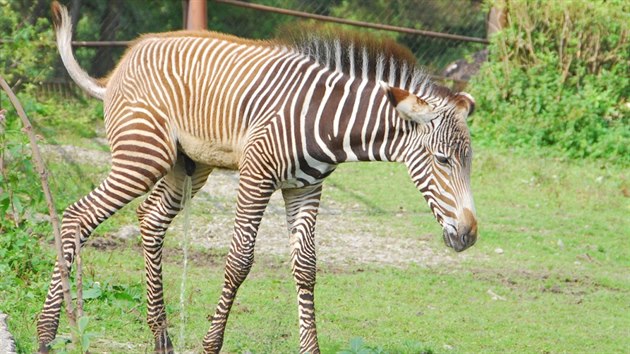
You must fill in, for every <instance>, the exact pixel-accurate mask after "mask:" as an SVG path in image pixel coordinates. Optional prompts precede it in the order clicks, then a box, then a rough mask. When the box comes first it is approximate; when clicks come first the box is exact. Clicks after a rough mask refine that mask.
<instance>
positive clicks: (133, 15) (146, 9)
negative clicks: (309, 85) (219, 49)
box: [24, 0, 488, 85]
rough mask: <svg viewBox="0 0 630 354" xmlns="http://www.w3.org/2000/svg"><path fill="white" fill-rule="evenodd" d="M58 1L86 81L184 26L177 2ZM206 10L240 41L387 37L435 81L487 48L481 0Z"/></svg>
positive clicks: (373, 0)
mask: <svg viewBox="0 0 630 354" xmlns="http://www.w3.org/2000/svg"><path fill="white" fill-rule="evenodd" d="M189 1H200V0H189ZM64 2H65V5H66V6H68V7H69V8H70V10H71V17H72V20H73V23H74V24H75V29H74V32H75V33H74V36H73V38H74V39H75V41H77V49H76V55H77V58H78V60H79V62H80V63H81V65H82V66H83V67H84V68H86V70H87V71H88V72H89V73H90V74H91V75H93V76H105V75H106V74H107V73H108V72H109V71H110V70H112V68H113V67H114V66H115V64H116V62H117V61H118V60H119V58H120V56H121V55H122V54H123V53H124V50H125V45H126V44H127V42H126V41H129V40H133V39H135V38H136V37H138V36H139V35H141V34H142V33H149V32H164V31H172V30H178V29H181V28H182V26H183V23H184V20H183V13H184V7H185V5H184V4H183V3H184V2H182V1H161V2H152V1H151V2H149V1H147V0H127V1H118V0H106V1H86V0H66V1H64ZM42 4H43V5H47V4H46V2H45V1H38V2H36V3H35V4H34V5H31V6H32V8H31V10H30V11H31V12H32V13H38V12H42V13H43V16H45V12H44V11H43V10H42V9H39V7H40V6H41V5H42ZM24 6H27V5H24ZM46 7H47V6H46ZM252 7H258V8H252ZM260 7H263V9H261V8H260ZM207 8H208V15H207V16H208V29H209V30H214V31H220V32H225V33H230V34H234V35H237V36H241V37H247V38H257V39H269V38H273V37H276V36H278V35H279V34H281V33H282V32H283V31H285V30H287V29H290V28H292V27H295V26H301V25H303V24H305V23H306V24H309V25H311V26H313V25H315V26H322V27H327V26H332V27H334V28H335V29H339V30H342V29H343V30H353V31H360V32H362V33H366V34H368V33H370V34H372V35H376V36H385V37H389V38H391V39H394V40H396V41H397V42H399V43H401V44H403V45H405V46H407V47H408V48H409V49H410V50H411V51H412V52H413V53H414V54H415V56H416V57H417V59H418V62H419V63H420V64H421V65H422V66H424V67H426V68H427V70H428V72H429V73H431V74H433V75H435V76H443V75H444V73H445V70H446V69H449V68H448V67H449V64H451V63H453V62H455V61H457V60H460V62H462V61H465V60H471V61H479V60H483V59H484V56H483V53H484V48H485V46H486V44H487V40H486V32H487V30H486V26H487V25H486V22H487V21H486V19H487V12H488V9H487V8H486V7H484V5H483V1H482V0H318V1H311V0H256V1H237V0H208V4H207ZM270 9H271V10H270ZM279 12H282V13H279ZM312 17H317V18H312ZM339 22H343V23H346V24H342V23H339ZM347 23H353V25H349V24H347ZM356 24H359V25H358V26H357V25H356ZM366 26H367V27H366ZM46 50H51V51H54V48H46ZM54 54H56V53H54ZM450 69H452V67H451V68H450ZM447 71H448V70H447ZM451 71H452V70H451ZM449 75H450V73H449ZM467 78H468V77H467V76H466V75H463V76H462V75H460V76H455V79H459V80H466V79H467ZM64 79H67V78H66V76H65V70H63V67H62V65H61V64H60V63H59V62H57V63H56V64H55V69H54V70H53V71H52V74H51V75H50V77H48V78H47V80H45V81H46V82H54V83H55V85H59V82H63V80H64Z"/></svg>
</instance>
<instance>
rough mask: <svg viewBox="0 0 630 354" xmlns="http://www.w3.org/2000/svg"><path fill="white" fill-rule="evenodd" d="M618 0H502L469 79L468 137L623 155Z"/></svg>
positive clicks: (626, 125) (580, 154)
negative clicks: (501, 15) (473, 107)
mask: <svg viewBox="0 0 630 354" xmlns="http://www.w3.org/2000/svg"><path fill="white" fill-rule="evenodd" d="M623 6H624V5H623V2H622V1H608V2H606V1H594V2H582V1H573V2H553V1H552V2H543V1H535V2H525V1H513V2H510V4H509V16H508V21H507V26H506V28H504V29H503V30H502V31H501V32H500V33H498V34H497V35H495V36H494V37H493V38H492V45H491V47H490V57H489V59H490V60H489V62H488V63H487V64H485V65H484V66H483V67H482V70H481V72H480V74H479V75H477V76H476V78H475V79H473V82H472V83H471V85H470V87H469V90H470V91H471V93H472V94H473V96H475V98H476V100H477V104H478V112H480V113H479V116H478V117H474V118H472V124H471V125H472V127H471V129H472V131H473V135H474V139H475V140H477V141H483V142H484V143H486V144H498V145H504V146H510V147H532V146H536V147H553V149H555V150H556V151H559V152H560V153H562V154H564V155H566V156H568V157H571V158H585V157H593V158H605V159H609V160H611V161H616V162H618V163H622V164H628V163H630V150H629V147H630V106H629V103H628V101H627V96H628V93H629V92H630V78H629V77H628V75H627V73H628V54H629V53H630V46H629V45H628V43H629V42H628V40H627V38H628V32H629V30H628V23H630V22H629V21H628V15H627V12H624V11H623Z"/></svg>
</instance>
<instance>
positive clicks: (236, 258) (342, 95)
mask: <svg viewBox="0 0 630 354" xmlns="http://www.w3.org/2000/svg"><path fill="white" fill-rule="evenodd" d="M52 10H53V22H54V27H55V32H56V38H57V46H58V50H59V52H60V55H61V58H62V61H63V63H64V66H65V67H66V69H67V70H68V72H69V74H70V76H71V77H72V79H73V80H74V81H75V82H76V83H77V84H78V85H79V86H80V87H81V88H82V89H83V90H85V91H86V92H87V93H88V94H90V95H91V96H94V97H95V98H97V99H101V100H103V102H104V120H105V127H106V134H107V138H108V141H109V144H110V149H111V154H112V163H111V165H112V166H111V170H110V172H109V174H108V175H107V177H106V178H105V179H104V180H103V182H102V183H101V184H100V185H99V186H98V187H96V188H95V189H94V190H93V191H91V192H90V193H89V194H88V195H86V196H84V197H83V198H81V199H80V200H79V201H77V202H75V203H74V204H72V205H70V206H69V207H68V208H67V209H66V210H65V212H64V214H63V220H62V230H61V231H62V239H63V240H62V244H63V253H64V257H65V262H66V265H67V266H68V267H70V266H71V265H72V263H73V259H74V256H75V249H74V247H75V243H74V238H75V235H76V234H77V232H78V233H79V235H80V239H81V243H84V242H86V241H87V239H88V237H89V235H90V233H91V232H92V231H93V230H94V229H95V228H96V227H97V226H98V225H99V224H100V223H102V222H103V221H104V220H106V219H107V218H108V217H110V216H111V215H113V214H114V213H115V212H116V211H117V210H119V209H120V208H122V207H123V206H124V205H127V204H128V203H129V202H130V201H132V200H133V199H135V198H137V197H139V196H141V195H144V194H146V193H148V197H147V198H146V199H145V200H144V201H143V202H142V203H141V205H140V206H139V207H138V209H137V216H138V220H139V222H140V230H141V237H142V247H143V252H144V259H145V271H146V285H147V322H148V324H149V327H150V329H151V331H152V333H153V335H154V338H155V352H159V353H172V352H173V345H172V342H171V340H170V338H169V335H168V331H167V319H166V313H165V306H164V300H163V283H162V246H163V240H164V236H165V232H166V230H167V228H168V226H169V224H170V223H171V221H172V220H173V218H174V217H175V216H176V215H177V214H178V212H179V211H180V209H181V208H182V194H183V192H182V185H183V181H184V178H186V176H190V177H191V178H192V194H193V195H194V194H195V193H196V192H198V191H199V189H200V188H201V187H202V186H203V185H204V183H205V181H206V179H207V178H208V176H209V174H210V173H211V171H212V170H213V169H215V168H227V169H233V170H237V171H238V172H239V189H238V194H237V202H236V215H235V222H234V232H233V237H232V242H231V245H230V249H229V252H228V255H227V257H226V264H225V272H224V280H223V286H222V292H221V295H220V298H219V301H218V305H217V307H216V310H215V312H214V314H213V315H212V316H210V317H209V320H210V321H211V324H210V328H209V330H208V332H207V334H206V335H205V336H204V339H203V348H204V351H205V352H207V353H218V352H219V351H220V349H221V347H222V344H223V335H224V330H225V326H226V323H227V320H228V316H229V313H230V308H231V307H232V304H233V303H234V299H235V296H236V294H237V291H238V289H239V287H240V285H241V284H242V283H243V281H244V280H245V278H246V277H247V275H248V273H249V271H250V269H251V266H252V263H253V260H254V245H255V241H256V234H257V230H258V226H259V224H260V222H261V219H262V216H263V213H264V210H265V208H266V206H267V203H268V201H269V199H270V197H271V195H272V194H273V193H274V192H275V191H277V190H281V192H282V196H283V198H284V202H285V207H286V219H287V228H288V234H289V242H290V243H291V245H292V248H291V268H292V273H293V276H294V280H295V284H296V291H297V300H298V312H299V340H300V352H302V353H305V352H309V353H318V352H319V346H318V340H317V331H316V321H315V302H314V288H315V282H316V254H315V238H314V231H315V222H316V218H317V213H318V207H319V203H320V198H321V194H322V183H323V181H324V180H325V179H326V177H327V176H329V175H330V174H331V173H333V171H334V170H335V168H336V167H337V166H338V165H339V164H340V163H343V162H358V161H392V162H399V163H404V164H405V165H406V166H407V169H408V172H409V175H410V177H411V180H412V182H413V183H414V184H415V185H416V187H417V189H418V190H419V191H420V193H421V195H423V196H424V198H425V199H426V201H427V203H428V205H429V207H430V209H431V211H432V213H433V214H434V216H435V218H436V220H437V221H438V223H439V224H440V225H441V226H442V228H443V238H444V242H445V244H446V245H447V246H448V247H451V248H453V249H454V250H455V251H458V252H461V251H463V250H465V249H466V248H468V247H470V246H472V245H473V244H474V243H475V241H476V239H477V220H476V216H475V215H476V214H475V207H474V202H473V198H472V192H471V188H470V173H471V164H472V148H471V140H470V133H469V129H468V127H467V117H468V116H469V115H470V114H472V112H473V110H474V99H473V98H472V96H470V95H469V94H467V93H464V92H459V93H458V92H453V91H451V90H450V89H448V88H445V87H442V86H440V85H437V84H435V83H433V82H432V81H431V80H430V79H429V77H428V75H426V74H425V73H423V72H422V71H421V70H420V69H419V68H418V67H417V65H416V62H415V59H414V58H413V55H412V54H411V53H410V51H409V50H408V49H405V48H404V47H401V46H399V45H397V44H395V43H394V42H391V41H387V40H379V39H373V38H361V37H360V36H353V35H341V34H335V33H328V34H326V33H324V34H321V35H313V34H312V33H310V32H308V31H307V32H306V33H305V34H301V35H295V36H293V37H291V38H289V39H284V40H271V41H255V40H248V39H243V38H238V37H234V36H231V35H226V34H220V33H214V32H205V31H204V32H187V31H178V32H169V33H162V34H147V35H143V36H141V37H140V38H139V39H137V40H136V41H135V42H134V44H133V45H131V46H130V47H129V48H128V50H127V52H126V53H125V54H124V55H123V57H122V59H121V60H120V62H119V63H118V65H117V66H116V68H115V69H114V70H113V72H112V73H111V74H110V75H109V76H108V77H106V78H105V79H100V80H97V79H94V78H92V77H90V76H89V75H88V74H87V73H86V72H85V71H83V69H81V68H80V66H79V65H78V63H77V61H76V59H75V58H74V56H73V54H72V49H71V43H70V41H71V33H72V30H71V23H70V21H69V17H68V12H67V9H66V8H65V7H63V6H61V5H59V4H58V3H57V2H54V3H53V5H52ZM61 303H62V289H61V282H60V271H59V265H58V264H56V265H55V269H54V271H53V275H52V280H51V283H50V287H49V290H48V294H47V296H46V300H45V303H44V307H43V310H42V312H41V313H40V316H39V319H38V324H37V330H38V340H39V345H40V347H39V351H40V352H47V351H48V347H47V346H48V344H49V343H50V342H51V341H52V340H53V339H54V336H55V333H56V331H57V327H58V323H59V313H60V308H61Z"/></svg>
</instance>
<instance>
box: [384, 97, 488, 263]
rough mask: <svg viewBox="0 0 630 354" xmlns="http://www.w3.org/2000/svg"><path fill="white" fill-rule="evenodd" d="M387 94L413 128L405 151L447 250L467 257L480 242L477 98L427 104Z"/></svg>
mask: <svg viewBox="0 0 630 354" xmlns="http://www.w3.org/2000/svg"><path fill="white" fill-rule="evenodd" d="M385 89H386V93H387V97H388V99H389V101H390V102H391V103H392V104H393V106H394V107H395V109H396V111H397V112H398V116H399V117H400V118H401V119H403V120H406V121H408V122H409V123H408V124H409V125H410V126H411V128H410V130H409V143H408V144H407V149H406V151H405V152H404V162H405V164H406V165H407V168H408V170H409V174H410V176H411V179H412V180H413V182H414V183H415V185H416V187H417V188H418V189H419V190H420V192H421V193H422V195H423V196H424V198H425V199H426V201H427V203H428V204H429V207H430V208H431V210H432V212H433V215H434V216H435V218H436V219H437V221H438V222H439V223H440V224H441V225H442V227H443V236H444V242H445V243H446V245H447V246H449V247H452V248H453V249H454V250H455V251H457V252H461V251H463V250H465V249H466V248H468V247H470V246H472V245H473V244H474V243H475V241H477V218H476V216H475V205H474V202H473V197H472V192H471V189H470V171H471V164H472V149H471V144H470V132H469V130H468V126H467V124H466V119H467V117H468V115H469V114H471V113H472V111H473V110H474V104H475V103H474V99H473V98H472V96H470V95H469V94H467V93H463V92H462V93H457V94H452V93H450V92H449V93H448V94H444V95H442V94H440V95H435V97H434V95H430V97H428V98H426V100H425V99H422V98H420V97H418V96H416V95H414V94H412V93H410V92H407V91H405V90H401V89H398V88H394V87H386V88H385Z"/></svg>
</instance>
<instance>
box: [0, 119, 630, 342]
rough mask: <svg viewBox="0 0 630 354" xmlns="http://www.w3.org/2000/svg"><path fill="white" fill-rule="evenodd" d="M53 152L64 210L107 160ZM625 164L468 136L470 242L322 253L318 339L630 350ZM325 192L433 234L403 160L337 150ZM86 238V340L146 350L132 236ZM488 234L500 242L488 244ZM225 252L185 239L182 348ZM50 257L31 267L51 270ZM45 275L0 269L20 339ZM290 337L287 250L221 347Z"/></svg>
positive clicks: (200, 324)
mask: <svg viewBox="0 0 630 354" xmlns="http://www.w3.org/2000/svg"><path fill="white" fill-rule="evenodd" d="M93 109H98V107H96V108H93ZM73 134H74V133H72V132H71V131H65V132H64V133H63V134H61V135H59V137H60V138H59V139H58V141H59V142H61V143H66V142H72V141H74V140H79V141H81V142H82V143H81V144H83V146H89V144H90V143H89V141H90V140H89V139H90V138H89V136H85V137H82V136H83V135H85V134H83V133H80V134H79V136H76V135H73ZM87 135H90V134H87ZM50 167H51V169H52V177H51V180H52V184H53V193H54V194H55V196H56V197H57V204H58V209H59V210H62V209H63V207H64V206H65V205H67V204H68V203H71V202H73V201H74V200H76V199H77V198H78V197H79V196H81V195H83V194H85V193H87V192H89V190H90V189H91V188H93V187H94V186H95V185H96V184H97V183H98V182H99V178H100V177H101V176H102V174H103V173H104V172H105V171H106V170H105V169H103V168H94V167H91V166H72V167H70V168H69V167H68V166H66V165H62V164H51V166H50ZM627 178H628V175H627V169H624V168H623V167H622V166H615V165H609V164H604V163H601V162H597V161H566V160H563V159H558V158H554V157H546V156H545V151H542V150H536V151H533V152H531V153H529V154H526V153H523V152H513V151H510V150H507V149H492V148H487V147H484V148H479V149H477V150H476V152H475V160H474V171H473V183H472V185H473V191H474V193H475V202H476V206H477V214H478V217H479V230H480V236H479V240H478V242H477V244H476V245H475V247H473V248H471V249H470V250H468V251H466V254H465V255H466V256H465V258H464V260H461V258H460V261H458V262H454V263H453V264H449V263H443V264H442V265H440V266H434V267H419V266H408V267H403V268H395V267H389V266H379V265H370V266H347V267H342V266H335V265H322V266H321V267H320V270H319V273H318V285H317V291H316V299H317V308H318V312H317V316H318V317H317V320H318V329H319V339H320V345H321V348H322V351H323V352H324V353H331V352H338V351H344V350H349V349H350V348H351V346H352V343H355V344H356V343H357V341H356V338H357V337H358V338H362V339H363V344H361V345H362V346H363V348H368V347H369V348H372V350H373V352H382V351H384V352H390V353H410V352H434V353H482V352H484V353H503V352H515V353H534V352H545V353H587V352H588V353H591V352H597V353H620V352H627V351H628V348H630V339H628V338H630V315H629V314H630V247H628V236H629V233H628V232H629V230H630V218H628V215H630V199H629V198H628V189H629V188H630V186H629V183H628V180H627ZM323 202H324V203H329V204H343V205H346V206H351V207H354V206H356V210H358V213H359V214H360V215H361V213H363V215H362V217H364V218H365V220H368V221H370V222H371V223H374V224H375V225H378V227H376V228H375V229H374V232H375V233H383V234H388V235H390V236H391V235H396V237H400V238H417V237H422V236H423V235H427V234H432V235H435V237H434V238H433V239H432V240H431V242H430V247H431V248H434V249H436V250H442V249H444V245H443V242H442V240H441V237H440V228H439V226H438V225H437V223H436V222H435V220H434V219H433V217H432V215H431V214H430V213H429V211H428V207H427V206H426V203H425V202H424V200H423V199H422V197H421V195H420V194H419V193H418V192H417V191H415V189H414V187H413V186H412V184H411V182H410V181H409V178H408V176H407V174H406V171H405V168H404V166H401V165H396V164H384V163H372V164H347V165H342V166H340V167H339V168H338V170H337V171H336V172H335V173H334V174H333V175H332V176H331V177H330V178H329V181H328V182H327V184H326V187H325V189H324V197H323ZM135 205H137V204H134V205H131V206H128V207H127V208H125V209H124V210H123V211H121V212H120V213H119V214H117V215H116V216H115V217H114V218H112V219H111V220H109V221H107V222H106V223H105V224H104V225H103V226H101V227H100V228H99V229H97V231H96V233H95V235H94V236H93V238H94V239H99V238H102V236H103V235H107V234H108V233H111V232H114V231H115V230H116V229H117V228H118V227H120V226H121V225H126V224H130V223H135V216H134V213H133V211H134V208H135ZM366 211H367V212H366ZM193 213H200V211H198V210H197V211H193ZM353 220H354V218H353ZM176 222H181V220H179V221H176ZM350 226H351V225H350ZM32 231H33V235H42V236H41V238H42V240H43V241H42V251H41V252H42V253H41V254H38V255H37V256H38V257H40V258H41V259H43V260H50V264H51V263H52V260H53V259H54V253H53V250H52V246H51V243H50V240H51V238H50V230H49V226H48V225H46V224H41V225H38V226H35V227H34V228H33V230H32ZM342 236H343V235H341V237H342ZM97 244H98V242H93V243H92V245H91V246H90V245H88V246H87V247H86V248H85V250H84V252H83V259H84V277H85V283H86V286H87V288H88V289H90V288H91V289H93V288H96V287H99V289H100V291H101V292H100V294H99V295H98V296H96V297H95V298H93V299H89V300H87V301H86V305H85V312H86V314H87V316H89V317H90V321H89V324H88V328H87V332H91V333H94V338H93V339H92V342H91V351H92V352H102V351H109V352H114V353H117V352H120V353H124V352H145V351H150V350H151V349H152V346H153V343H152V339H151V334H150V332H149V330H148V327H147V325H146V323H145V316H146V307H145V304H144V280H143V263H142V262H143V260H142V255H141V250H140V248H139V245H138V243H137V241H129V242H128V243H121V242H119V243H118V244H116V245H114V246H108V247H107V248H106V249H104V250H103V249H100V248H97V247H95V246H96V245H97ZM178 245H179V243H178V240H175V239H173V238H169V239H167V245H166V251H165V259H166V260H165V281H166V299H167V304H168V306H167V310H168V313H169V316H170V317H169V318H170V325H171V328H170V333H171V336H172V338H173V340H174V342H175V343H176V346H181V345H182V344H181V343H182V342H181V341H180V339H179V327H180V314H179V312H180V310H179V296H180V293H179V289H180V277H181V251H180V250H179V249H178V247H179V246H178ZM497 248H501V249H502V250H503V253H497V252H495V249H497ZM225 253H226V250H224V249H218V250H210V251H207V250H201V249H199V248H197V247H193V252H192V255H191V262H190V263H189V264H190V269H189V271H188V280H187V284H188V289H187V292H186V294H187V299H186V301H185V303H186V314H187V322H186V327H185V328H186V330H185V343H186V344H185V347H186V348H187V349H189V350H192V351H195V352H198V351H200V343H201V339H202V337H203V335H204V334H205V332H206V331H207V329H208V325H209V323H208V322H207V320H206V316H207V315H208V314H211V313H212V312H213V311H214V306H215V305H216V301H217V299H218V296H219V292H220V287H221V282H222V274H223V262H224V257H225ZM451 256H453V257H457V255H455V254H453V255H451ZM50 264H48V265H44V266H39V268H38V269H49V266H50ZM48 277H49V271H48V270H45V271H42V272H40V273H36V274H30V275H21V276H20V277H15V279H13V278H12V280H11V281H10V282H9V280H7V282H6V283H4V280H3V279H0V310H1V311H2V312H5V313H8V314H9V315H10V318H9V321H8V322H9V327H10V329H11V331H12V332H13V334H14V335H15V336H16V340H17V343H18V348H19V350H20V352H26V353H28V352H33V351H34V350H35V349H36V339H35V337H36V331H35V323H36V314H37V313H38V312H39V311H40V308H41V304H42V302H43V299H44V296H45V291H46V287H47V283H48ZM4 279H9V277H7V278H4ZM95 282H98V283H99V284H100V285H98V286H97V285H94V283H95ZM91 291H93V290H91ZM92 294H94V292H93V293H92ZM62 319H63V321H62V327H61V330H60V333H61V335H62V336H69V328H68V326H67V324H66V320H65V316H64V315H62ZM353 339H355V341H353ZM351 342H352V343H351ZM297 348H298V336H297V309H296V299H295V294H294V285H293V280H292V277H291V274H290V268H289V265H288V255H287V256H286V257H277V258H275V257H270V256H263V257H258V258H257V261H256V264H255V265H254V268H253V270H252V273H251V275H250V277H249V278H248V280H247V281H246V282H245V284H244V285H243V287H242V289H241V291H240V292H239V295H238V297H237V303H236V305H235V306H234V309H233V311H232V314H231V317H230V321H229V323H228V328H227V331H226V337H225V345H224V350H225V351H226V352H246V351H251V352H254V353H271V352H273V353H294V352H296V351H297Z"/></svg>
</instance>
